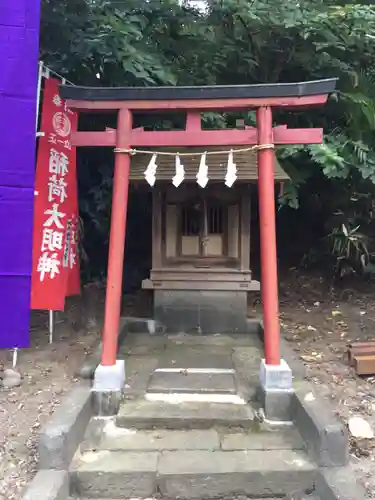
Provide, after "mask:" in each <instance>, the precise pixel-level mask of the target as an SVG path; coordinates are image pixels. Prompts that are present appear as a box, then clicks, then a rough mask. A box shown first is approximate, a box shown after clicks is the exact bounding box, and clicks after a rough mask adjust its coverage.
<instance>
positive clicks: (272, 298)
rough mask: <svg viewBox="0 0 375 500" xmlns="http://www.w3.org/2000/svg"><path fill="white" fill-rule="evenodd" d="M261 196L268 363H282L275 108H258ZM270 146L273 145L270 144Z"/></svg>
mask: <svg viewBox="0 0 375 500" xmlns="http://www.w3.org/2000/svg"><path fill="white" fill-rule="evenodd" d="M257 126H258V144H259V145H260V146H264V148H263V149H262V148H260V149H259V150H258V196H259V224H260V254H261V295H262V306H263V325H264V347H265V362H266V365H280V326H279V300H278V280H277V250H276V223H275V178H274V165H275V152H274V149H273V145H274V138H273V130H272V109H271V108H270V107H261V108H258V110H257ZM267 146H269V147H267Z"/></svg>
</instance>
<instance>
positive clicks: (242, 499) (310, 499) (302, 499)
mask: <svg viewBox="0 0 375 500" xmlns="http://www.w3.org/2000/svg"><path fill="white" fill-rule="evenodd" d="M295 499H296V500H321V498H319V497H317V496H316V495H309V494H306V495H303V496H301V495H300V496H298V497H295V498H293V496H288V497H286V498H282V499H280V498H275V497H273V498H270V497H268V498H253V497H249V496H245V495H240V496H239V498H238V500H295ZM68 500H90V499H89V498H83V497H79V498H78V497H69V498H68ZM96 500H124V498H110V499H108V498H106V499H104V498H97V499H96ZM128 500H131V499H128ZM133 500H134V499H133ZM148 500H169V499H165V498H162V497H161V496H160V495H157V496H154V497H151V498H149V499H148ZM217 500H236V498H235V497H233V496H230V497H222V498H218V499H217Z"/></svg>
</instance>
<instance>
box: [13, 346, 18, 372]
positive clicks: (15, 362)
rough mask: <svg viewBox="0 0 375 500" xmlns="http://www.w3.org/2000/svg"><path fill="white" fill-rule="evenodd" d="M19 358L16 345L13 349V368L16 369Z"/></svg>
mask: <svg viewBox="0 0 375 500" xmlns="http://www.w3.org/2000/svg"><path fill="white" fill-rule="evenodd" d="M17 359H18V347H15V348H14V349H13V359H12V368H13V370H14V369H15V367H16V365H17Z"/></svg>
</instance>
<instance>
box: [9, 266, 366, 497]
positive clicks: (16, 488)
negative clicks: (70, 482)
mask: <svg viewBox="0 0 375 500" xmlns="http://www.w3.org/2000/svg"><path fill="white" fill-rule="evenodd" d="M280 282H281V285H280V312H281V323H282V326H283V329H284V332H285V337H286V339H287V340H288V341H289V342H290V344H291V346H292V347H293V349H295V351H297V352H298V353H299V355H300V357H301V359H302V361H303V362H304V363H305V364H306V366H307V369H308V378H309V380H310V381H311V382H312V383H313V384H314V385H315V386H316V388H317V392H318V393H319V395H320V396H323V397H325V398H327V399H329V400H330V401H331V402H332V405H333V407H334V409H335V411H336V413H337V414H338V415H339V416H340V417H341V418H342V419H343V420H344V422H347V421H348V419H349V418H350V417H351V416H354V415H356V416H361V417H362V418H364V419H365V420H366V421H367V422H368V423H369V424H370V425H371V426H372V428H373V429H374V430H375V377H373V378H367V379H361V378H359V377H356V375H355V374H354V372H353V370H352V369H351V368H350V367H349V366H348V365H347V363H346V359H345V353H346V345H347V343H348V342H349V341H351V340H356V339H371V338H375V293H374V291H373V290H374V285H372V286H370V285H361V286H359V287H358V285H356V286H355V287H354V286H352V287H351V288H349V287H345V286H341V287H340V288H339V289H337V290H335V291H334V292H333V293H332V292H331V291H330V289H329V287H328V286H327V284H325V283H324V282H323V280H322V279H321V278H320V277H319V276H315V275H311V274H309V275H306V274H304V273H301V272H300V271H299V272H297V270H295V269H290V270H288V271H287V272H284V273H283V274H282V276H281V279H280ZM135 302H137V301H135ZM140 304H141V305H142V301H141V302H140ZM148 307H149V304H148ZM148 307H147V308H148ZM252 308H253V309H254V311H255V310H256V309H258V308H259V302H258V301H257V300H255V302H254V305H253V307H252ZM97 309H98V308H97ZM100 309H102V303H101V304H100ZM140 309H142V307H141V306H139V304H137V306H136V307H134V301H132V300H130V301H129V302H128V307H126V310H127V312H129V313H133V314H136V315H140V314H141V313H142V312H143V314H144V311H141V310H140ZM61 320H64V321H63V322H61V323H60V324H58V326H57V329H56V335H55V340H54V342H53V344H52V345H49V343H48V328H47V316H46V315H44V314H43V315H33V317H32V322H31V337H32V346H31V347H30V349H26V350H21V351H20V353H19V361H18V365H17V368H18V369H19V370H20V372H21V374H22V376H23V380H22V385H21V386H20V387H17V388H15V389H12V390H7V391H5V390H4V389H1V388H0V478H1V479H0V500H3V499H4V500H20V499H21V498H22V490H23V488H24V486H25V484H26V483H27V482H28V481H29V480H30V478H31V477H32V476H33V474H34V472H35V469H36V464H37V454H36V446H37V438H38V434H39V432H40V428H41V426H42V425H43V424H44V422H45V421H46V420H47V419H48V417H49V415H50V414H51V413H52V412H53V411H54V409H55V407H56V406H57V405H58V404H59V402H60V400H61V398H62V396H63V395H64V393H65V392H66V391H67V390H68V389H69V388H71V387H72V386H73V385H74V384H75V383H76V382H77V381H78V380H77V379H76V378H75V376H74V374H75V370H76V369H77V368H78V366H79V365H80V364H81V363H82V361H83V360H84V358H85V357H86V356H88V355H89V354H90V353H91V352H92V350H93V349H94V348H95V347H96V346H97V344H98V339H99V337H100V330H101V327H100V320H98V324H97V326H96V327H91V328H90V331H89V333H85V334H83V333H82V332H77V331H75V330H74V329H73V328H72V327H71V324H70V323H69V318H68V319H67V317H66V316H64V317H63V318H61ZM1 364H3V365H4V366H5V367H11V353H10V352H9V351H0V365H1ZM351 466H352V467H353V468H354V469H355V471H356V475H357V478H358V480H359V481H360V482H362V484H363V485H364V486H365V487H366V489H367V491H368V492H369V498H372V499H375V440H373V441H372V440H370V441H369V440H367V441H363V440H362V441H359V442H356V441H355V440H354V439H352V443H351Z"/></svg>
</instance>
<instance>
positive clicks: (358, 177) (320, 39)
mask: <svg viewBox="0 0 375 500" xmlns="http://www.w3.org/2000/svg"><path fill="white" fill-rule="evenodd" d="M205 7H206V8H205V9H204V10H202V9H197V8H196V7H194V6H192V5H189V4H188V3H187V2H182V3H181V2H178V1H177V0H145V1H144V2H140V1H139V0H127V1H120V0H112V1H110V0H107V1H105V0H62V1H60V2H56V1H55V0H43V2H42V27H41V46H40V58H41V60H43V61H44V62H45V63H46V64H47V65H48V66H50V67H51V68H53V69H54V70H56V71H58V72H59V73H60V74H63V75H64V76H66V77H68V78H69V79H70V80H71V81H73V82H74V83H76V84H86V85H111V86H116V85H121V86H126V85H131V86H133V85H138V86H143V85H213V84H220V85H223V84H224V85H225V84H251V83H269V82H278V81H281V82H289V81H303V80H313V79H320V78H329V77H337V78H339V85H338V91H337V93H336V94H335V95H334V96H332V97H331V99H330V100H329V102H328V104H327V105H326V106H325V107H323V108H321V109H316V110H308V111H304V112H303V113H296V112H293V113H291V112H288V111H283V112H279V113H277V114H275V123H280V124H281V123H286V124H288V125H289V126H291V127H299V126H300V127H310V126H314V127H323V129H324V132H325V141H324V144H323V145H322V146H307V147H297V146H296V147H288V148H283V149H280V150H279V151H278V155H279V159H280V162H281V163H282V165H283V167H284V168H285V170H286V171H287V172H288V173H289V175H290V176H291V181H290V182H288V183H287V184H286V185H285V187H284V192H283V195H282V196H280V197H279V199H278V203H279V212H278V237H279V254H280V260H281V261H282V263H285V264H288V265H290V264H294V265H297V264H299V263H301V259H302V262H303V263H307V264H308V265H311V264H312V263H313V262H317V263H318V264H319V265H320V266H322V265H325V264H328V265H329V268H330V269H334V270H335V271H336V270H337V264H340V263H342V262H343V261H347V262H348V263H349V266H350V267H351V268H352V269H353V268H354V269H355V270H356V271H358V272H360V273H362V274H363V272H364V271H365V270H368V269H369V267H368V263H369V262H370V261H371V254H372V250H373V238H374V234H375V233H374V224H373V207H374V184H375V148H374V131H375V100H374V99H375V70H374V68H375V65H374V62H375V8H374V7H373V6H372V2H355V1H351V2H347V1H340V0H299V2H290V1H288V0H278V1H277V2H275V0H211V1H208V2H206V3H205ZM98 77H99V79H98ZM113 118H114V117H111V116H108V117H101V118H99V117H94V118H91V119H89V120H88V121H87V118H86V123H85V126H86V127H92V128H93V129H95V128H96V127H103V126H109V125H110V124H111V123H112V122H113ZM237 118H240V116H236V115H233V114H225V115H215V114H210V115H208V116H207V124H210V125H211V126H212V125H213V124H214V125H216V126H217V127H224V126H230V125H232V126H233V124H234V123H235V119H237ZM242 118H244V119H245V121H246V123H248V124H252V123H253V122H254V116H253V113H251V112H250V113H248V114H246V115H245V116H242ZM178 121H179V117H178V116H177V117H174V116H172V117H165V116H158V117H156V119H155V118H154V119H153V121H150V117H147V116H146V117H142V118H140V123H142V124H143V125H145V126H149V127H158V128H160V127H171V126H172V127H173V126H176V124H178ZM112 174H113V156H112V154H111V152H109V151H105V150H102V151H98V150H95V151H88V150H86V151H81V152H80V153H79V185H80V209H81V216H82V219H83V223H84V233H83V234H84V241H83V243H84V249H85V252H86V256H87V260H86V265H85V266H84V276H85V279H87V280H91V279H94V278H95V279H97V278H98V277H100V276H104V275H105V267H106V256H107V249H108V248H107V247H108V224H109V216H110V202H111V185H112ZM147 196H148V195H147V194H144V193H143V194H140V193H138V192H133V191H132V193H131V213H130V217H129V219H128V221H129V225H128V231H129V233H128V238H127V258H126V263H127V264H128V266H127V268H126V269H125V274H126V275H127V276H128V279H127V280H126V283H128V284H129V283H130V285H129V286H130V288H131V287H132V286H133V285H132V283H133V282H134V283H136V282H137V281H139V275H142V274H144V273H145V272H146V273H147V268H148V265H149V255H148V252H147V250H145V249H146V248H147V242H149V240H148V238H149V235H150V230H149V227H150V220H151V215H150V205H149V203H145V197H146V198H147ZM140 224H142V225H143V227H144V231H142V233H143V236H142V238H140V237H139V227H140V226H139V225H140ZM137 229H138V232H137ZM134 235H136V237H133V236H134ZM253 241H254V245H256V241H257V239H256V238H253ZM337 241H341V242H342V245H341V246H340V245H338V244H337ZM256 254H257V248H254V255H255V256H256ZM136 268H137V271H135V269H136ZM133 275H134V276H133ZM129 276H132V277H131V278H129Z"/></svg>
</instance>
